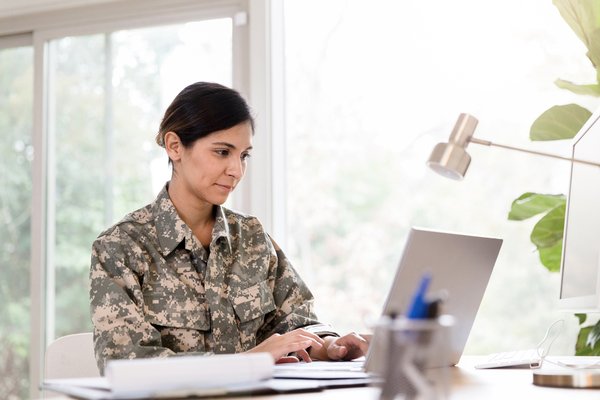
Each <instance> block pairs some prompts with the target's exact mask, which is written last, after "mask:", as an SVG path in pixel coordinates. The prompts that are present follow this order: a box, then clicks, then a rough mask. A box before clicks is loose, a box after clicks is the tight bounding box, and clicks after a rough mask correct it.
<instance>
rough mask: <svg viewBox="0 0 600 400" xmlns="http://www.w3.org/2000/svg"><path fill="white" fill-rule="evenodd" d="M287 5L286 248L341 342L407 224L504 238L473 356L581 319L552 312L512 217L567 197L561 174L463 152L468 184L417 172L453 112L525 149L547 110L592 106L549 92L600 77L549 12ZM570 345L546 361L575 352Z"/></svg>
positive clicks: (379, 287) (549, 277)
mask: <svg viewBox="0 0 600 400" xmlns="http://www.w3.org/2000/svg"><path fill="white" fill-rule="evenodd" d="M284 5H285V22H284V28H285V54H286V59H285V65H286V71H285V72H286V78H285V85H286V86H285V96H286V97H285V103H286V109H285V110H286V111H285V117H286V134H287V137H286V140H287V157H286V163H287V167H286V172H287V191H286V196H287V212H286V218H287V221H288V224H287V226H288V228H287V246H286V251H287V253H288V256H289V257H290V259H291V260H292V261H293V263H294V264H295V266H296V267H297V269H299V270H300V272H301V274H302V276H303V277H304V278H305V280H307V283H308V284H309V286H310V287H311V289H312V290H313V292H314V294H315V297H316V299H317V312H318V314H319V317H320V318H321V319H322V320H324V321H327V322H332V323H334V325H335V326H337V327H338V328H339V329H341V330H342V331H347V330H357V329H358V330H360V329H364V330H366V329H368V322H369V319H371V320H372V318H375V317H377V316H378V314H379V313H380V312H381V309H382V306H383V302H384V300H385V295H386V293H387V290H388V288H389V285H390V283H391V277H393V274H394V271H395V268H396V266H397V264H398V261H399V259H400V255H401V252H402V248H403V245H404V240H405V237H406V234H407V232H408V229H409V228H410V226H412V225H415V226H421V227H429V228H437V229H445V230H452V231H460V232H467V233H479V234H486V235H491V236H499V237H502V238H504V239H505V242H504V245H503V249H502V250H501V253H500V258H499V260H498V263H497V264H496V268H495V271H494V273H493V275H492V279H491V282H490V285H489V287H488V291H487V292H486V296H485V298H484V300H483V304H482V307H481V308H480V312H479V314H478V318H477V320H476V323H475V326H474V328H473V331H472V334H471V337H470V340H469V343H468V344H467V349H466V351H467V352H468V353H486V352H489V351H492V350H493V351H499V350H502V349H507V350H510V349H515V348H529V347H533V346H535V345H536V344H537V343H538V342H539V341H540V340H541V338H542V336H543V334H544V332H545V330H546V328H547V327H548V326H549V325H550V323H551V322H552V321H554V320H555V319H558V318H565V319H566V320H568V322H569V323H571V324H572V325H573V328H572V329H573V331H572V332H571V333H573V332H574V330H575V329H576V328H575V326H576V322H575V319H574V318H570V317H569V316H565V315H564V314H559V313H557V312H555V310H556V308H555V304H556V300H557V298H558V286H557V283H558V276H557V275H558V274H549V273H547V272H546V271H545V269H544V268H543V267H542V266H541V264H540V263H539V261H538V260H537V254H536V253H535V252H533V251H532V250H531V247H532V245H531V244H530V243H529V232H530V230H531V228H532V226H533V225H532V224H531V223H525V222H521V223H517V222H510V221H508V220H507V219H506V216H507V213H508V210H509V209H510V204H511V202H512V200H513V199H515V198H516V197H518V196H519V195H521V194H522V193H524V192H527V191H539V192H545V193H565V192H566V190H567V185H568V181H567V177H568V169H569V165H568V163H564V164H563V163H561V162H557V161H553V160H546V159H543V158H536V157H535V156H526V155H521V154H518V153H512V152H507V151H504V150H501V149H490V148H481V147H480V148H477V147H476V146H475V145H471V146H470V147H469V151H470V153H471V155H472V157H473V160H472V165H471V169H470V171H469V174H468V175H467V177H466V179H465V180H464V181H463V182H454V181H449V180H446V179H443V178H441V177H439V176H437V175H435V174H434V173H432V172H431V171H428V170H427V169H426V167H425V161H426V160H427V158H428V157H429V154H430V152H431V150H432V148H433V146H434V144H435V143H437V142H441V141H446V140H447V138H448V136H449V134H450V130H451V129H452V127H453V125H454V122H455V121H456V118H457V117H458V114H459V113H460V112H468V113H471V114H473V115H475V116H477V117H478V118H479V120H480V124H479V128H478V131H477V136H479V137H481V138H485V139H489V140H493V141H497V142H499V143H506V144H513V145H521V146H523V147H529V148H532V147H535V146H539V147H541V146H542V145H541V144H532V143H530V142H529V141H528V131H529V126H530V125H531V123H532V122H533V121H534V119H535V118H536V117H537V116H538V115H539V114H540V113H541V112H542V111H544V110H545V109H547V108H549V107H550V106H552V105H554V104H564V103H568V102H578V103H581V102H582V101H585V99H581V97H577V96H575V95H573V94H571V93H569V92H566V91H561V90H560V89H558V88H556V87H555V86H554V85H553V81H554V80H555V79H556V78H557V77H562V78H567V79H572V80H574V81H580V82H585V81H586V80H588V79H589V80H590V81H594V80H595V77H594V76H593V69H592V68H590V66H589V64H588V61H587V60H586V58H585V48H584V47H583V45H582V44H581V43H580V42H579V41H578V39H577V37H576V36H575V34H574V33H573V32H571V30H570V29H569V27H568V25H567V24H566V23H565V22H564V21H563V20H562V18H561V17H560V15H559V13H558V11H557V10H556V9H555V8H554V7H553V6H552V4H550V3H548V4H538V3H536V4H533V3H531V4H525V3H523V2H519V1H516V0H512V1H508V2H507V1H505V2H498V3H494V4H492V3H489V2H486V3H485V4H483V3H482V2H479V1H477V0H461V1H452V2H436V3H435V4H431V3H429V2H420V1H416V0H410V1H402V2H397V1H378V2H376V3H373V2H370V1H363V0H349V1H329V2H327V3H326V4H325V3H323V2H318V1H305V0H286V1H285V3H284ZM516 10H518V12H516ZM509 20H510V21H511V24H510V28H507V27H506V21H509ZM307 21H310V29H306V26H307ZM578 61H579V64H578ZM586 73H587V74H588V76H586V75H585V74H586ZM590 74H591V75H590ZM588 101H589V100H588ZM589 104H593V103H591V102H589ZM592 107H593V106H592ZM545 146H549V147H545V148H542V151H543V150H546V151H552V148H551V147H552V146H556V147H557V149H558V151H562V152H563V153H566V152H568V148H567V144H565V143H562V144H560V143H554V144H546V145H545ZM561 146H562V147H561ZM539 147H538V148H539ZM432 251H435V249H432ZM465 279H468V277H465ZM569 318H570V319H569ZM574 337H575V336H574V335H572V336H571V337H568V335H563V338H561V340H562V339H564V343H562V344H559V343H558V342H557V344H556V345H555V347H554V348H553V350H556V351H559V352H560V351H561V350H563V353H564V354H569V352H572V351H573V350H572V349H573V343H574ZM561 345H562V346H564V347H563V348H562V349H559V347H560V346H561Z"/></svg>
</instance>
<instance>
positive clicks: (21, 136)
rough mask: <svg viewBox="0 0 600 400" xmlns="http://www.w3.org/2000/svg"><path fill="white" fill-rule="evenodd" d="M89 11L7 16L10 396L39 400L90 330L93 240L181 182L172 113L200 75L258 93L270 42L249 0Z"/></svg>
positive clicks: (4, 260) (1, 376) (5, 382)
mask: <svg viewBox="0 0 600 400" xmlns="http://www.w3.org/2000/svg"><path fill="white" fill-rule="evenodd" d="M80 3H82V6H81V7H80V8H73V9H71V10H70V12H69V13H58V12H57V13H54V12H50V13H48V14H47V15H46V14H45V15H44V18H23V19H14V20H12V19H11V20H10V21H8V18H4V19H2V17H0V25H1V26H2V28H1V29H0V128H1V129H2V132H3V134H2V135H0V136H1V137H0V151H1V153H0V154H1V157H0V163H1V164H2V171H3V173H2V177H1V178H0V179H1V181H0V183H1V184H2V187H3V190H2V193H3V195H2V196H0V223H1V225H2V226H1V227H0V235H1V236H0V237H2V243H1V244H0V268H1V273H2V277H3V279H2V283H0V301H1V302H2V304H1V305H0V398H9V399H12V398H28V397H30V398H38V397H40V392H39V385H40V382H41V379H42V378H43V376H42V372H43V371H42V370H41V366H42V365H43V356H44V349H45V347H46V345H47V344H48V343H49V342H50V341H51V340H53V339H54V338H56V337H58V336H62V335H65V334H69V333H74V332H81V331H89V330H90V329H91V322H90V318H89V305H88V302H89V300H88V271H89V262H90V251H91V245H92V242H93V240H94V239H95V238H96V236H97V235H98V234H99V233H100V232H101V231H102V230H103V229H105V228H107V227H108V226H110V225H111V224H113V223H115V222H116V221H117V220H119V219H120V218H122V217H123V216H124V215H125V214H126V213H128V212H130V211H133V210H134V209H136V208H139V207H142V206H144V205H145V204H147V203H149V202H150V201H152V200H153V199H154V196H155V195H156V193H157V192H158V191H159V190H160V189H161V188H162V186H163V185H164V183H165V181H166V180H168V179H169V177H170V169H169V167H168V163H167V159H166V156H164V155H163V152H162V151H161V150H160V148H159V147H158V146H157V144H156V143H155V142H154V136H155V134H156V132H157V130H158V126H159V123H160V118H161V117H162V114H163V112H164V109H165V108H166V106H167V105H168V104H169V103H170V102H171V100H172V99H173V97H174V96H175V95H176V94H177V93H178V92H179V91H180V90H181V89H183V87H185V86H187V85H189V84H190V83H193V82H196V81H199V80H206V81H214V82H219V83H222V84H224V85H227V86H231V87H234V88H237V89H239V90H240V91H241V92H242V93H245V94H247V95H249V93H248V88H249V85H248V83H247V80H248V76H249V74H248V73H247V69H248V65H249V61H248V60H249V54H250V51H249V50H248V47H249V46H250V43H251V42H252V40H255V41H258V42H262V40H263V39H262V38H261V36H260V35H261V34H258V36H257V35H253V39H252V40H250V39H249V35H248V29H247V19H246V15H247V12H248V10H247V7H248V5H247V4H246V2H244V1H238V0H223V1H220V2H218V3H215V2H212V1H203V0H184V1H180V2H177V4H173V3H172V2H166V1H164V2H162V1H158V2H154V3H153V7H150V8H148V6H147V4H145V3H144V4H142V3H139V2H135V1H122V2H118V4H117V3H115V2H106V4H93V5H89V4H85V5H84V4H83V3H85V2H83V1H82V2H80ZM263 7H264V6H262V5H260V4H256V3H255V4H254V5H253V10H254V11H256V12H257V13H258V14H261V13H262V11H263ZM4 20H6V21H8V22H9V23H7V24H3V23H2V21H4ZM255 26H256V27H259V28H260V30H261V31H262V30H264V28H263V27H262V26H259V25H258V24H256V25H255ZM13 32H14V33H18V32H32V33H31V34H28V35H24V36H23V37H25V36H26V39H27V40H22V39H23V37H21V36H19V35H16V36H11V34H12V33H13ZM24 44H26V46H27V47H23V45H24ZM19 46H21V47H19ZM253 54H255V55H256V56H257V57H259V58H261V59H262V58H264V49H263V50H258V51H256V52H254V53H253ZM254 92H256V93H259V95H260V90H254ZM263 97H264V96H263ZM265 151H266V150H265Z"/></svg>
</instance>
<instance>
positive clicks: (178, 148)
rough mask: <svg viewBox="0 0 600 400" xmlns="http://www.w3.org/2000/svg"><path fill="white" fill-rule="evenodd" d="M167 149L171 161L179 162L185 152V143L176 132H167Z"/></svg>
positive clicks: (165, 138) (165, 140) (165, 139)
mask: <svg viewBox="0 0 600 400" xmlns="http://www.w3.org/2000/svg"><path fill="white" fill-rule="evenodd" d="M164 142H165V149H166V150H167V155H168V156H169V159H170V160H171V161H179V160H180V159H181V153H182V152H183V143H181V139H180V138H179V136H178V135H177V134H176V133H175V132H170V131H169V132H167V133H165V137H164Z"/></svg>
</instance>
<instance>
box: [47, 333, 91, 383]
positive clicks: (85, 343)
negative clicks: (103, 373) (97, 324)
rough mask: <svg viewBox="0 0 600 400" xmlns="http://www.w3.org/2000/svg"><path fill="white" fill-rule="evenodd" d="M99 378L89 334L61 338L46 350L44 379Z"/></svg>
mask: <svg viewBox="0 0 600 400" xmlns="http://www.w3.org/2000/svg"><path fill="white" fill-rule="evenodd" d="M96 376H100V372H99V371H98V365H97V364H96V357H95V356H94V338H93V334H92V333H91V332H86V333H76V334H73V335H67V336H62V337H59V338H58V339H56V340H55V341H54V342H52V343H50V345H49V346H48V347H47V348H46V357H45V366H44V379H61V378H88V377H96Z"/></svg>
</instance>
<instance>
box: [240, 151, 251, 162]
mask: <svg viewBox="0 0 600 400" xmlns="http://www.w3.org/2000/svg"><path fill="white" fill-rule="evenodd" d="M250 157H252V154H250V153H244V154H242V160H244V161H246V160H248V159H249V158H250Z"/></svg>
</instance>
